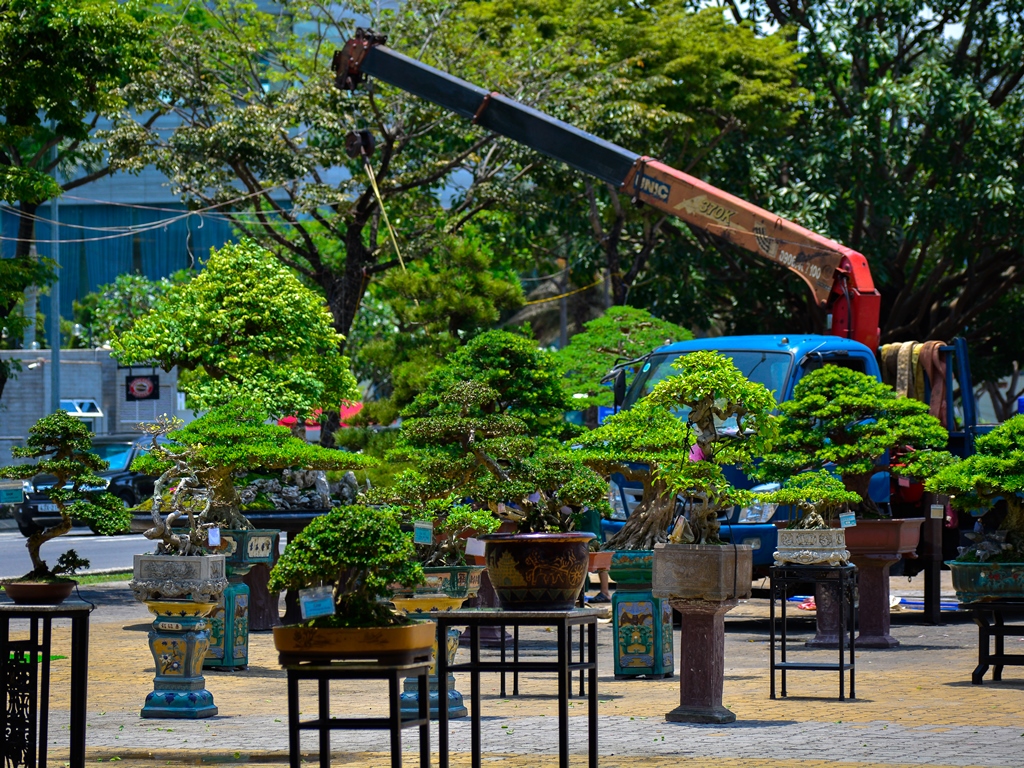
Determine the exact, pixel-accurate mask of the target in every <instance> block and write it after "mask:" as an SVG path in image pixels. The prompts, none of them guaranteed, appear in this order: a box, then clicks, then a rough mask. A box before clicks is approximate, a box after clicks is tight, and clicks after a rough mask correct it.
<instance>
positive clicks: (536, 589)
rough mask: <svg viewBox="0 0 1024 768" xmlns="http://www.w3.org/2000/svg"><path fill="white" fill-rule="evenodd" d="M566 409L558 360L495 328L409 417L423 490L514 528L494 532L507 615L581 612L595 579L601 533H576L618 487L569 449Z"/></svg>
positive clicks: (494, 560) (491, 560) (495, 568)
mask: <svg viewBox="0 0 1024 768" xmlns="http://www.w3.org/2000/svg"><path fill="white" fill-rule="evenodd" d="M567 407H568V401H567V398H566V397H565V393H564V392H563V391H562V389H561V386H560V383H559V380H558V374H557V371H556V369H555V366H554V362H553V361H552V360H551V358H550V355H548V354H547V353H544V352H542V351H540V350H538V349H537V348H536V345H535V344H534V343H533V342H531V341H530V340H528V339H525V338H523V337H521V336H516V335H514V334H511V333H508V332H505V331H489V332H487V333H484V334H482V335H480V336H478V337H477V338H476V339H474V340H472V341H471V342H470V343H469V344H467V345H466V346H465V347H462V348H460V349H459V350H457V351H456V352H455V353H453V354H452V355H451V356H450V357H449V358H448V361H447V363H446V364H445V365H444V366H442V367H440V368H438V369H436V370H435V371H434V372H433V373H432V374H431V376H430V378H429V380H428V383H427V387H426V390H425V391H424V392H423V393H422V394H421V395H419V396H418V397H417V398H416V399H415V400H414V401H413V403H412V404H411V405H410V406H409V407H408V408H407V409H406V410H405V411H404V416H405V420H404V422H403V424H402V441H403V445H402V446H401V447H400V448H399V449H397V451H396V453H395V455H396V456H401V457H403V458H406V459H409V460H412V461H414V462H415V463H416V465H417V467H418V471H419V475H420V478H421V482H420V483H419V484H418V485H417V490H416V491H415V494H416V495H417V496H419V497H423V496H428V497H443V496H447V495H449V494H452V493H455V494H457V495H458V496H459V497H460V498H466V499H470V500H471V501H472V503H473V504H474V505H476V506H478V507H481V508H486V509H489V510H490V511H491V512H492V513H493V514H494V515H495V516H497V517H498V518H499V519H500V520H502V521H505V522H506V523H510V524H512V525H514V526H515V530H516V533H514V534H512V533H507V534H503V533H493V534H488V535H486V536H484V537H483V540H484V541H485V545H486V557H487V572H488V575H489V577H490V581H491V584H492V585H493V587H494V588H495V591H496V592H497V594H498V599H499V602H500V603H501V604H502V605H503V606H505V607H508V608H512V607H515V608H518V609H520V610H533V609H538V608H549V609H556V606H557V607H561V608H564V607H569V606H572V605H573V604H574V603H575V601H576V599H577V597H578V595H579V592H580V590H581V589H582V586H583V582H584V580H585V579H586V571H587V562H588V558H587V551H588V542H589V541H590V540H592V539H593V538H594V534H593V533H582V532H578V531H577V530H575V529H576V528H577V525H578V523H579V520H580V518H581V515H582V513H583V510H584V509H585V508H592V509H598V510H603V509H605V508H606V506H607V501H606V499H605V494H606V493H607V486H606V485H605V484H604V483H603V482H602V480H601V478H600V476H599V475H597V474H596V473H595V472H593V471H592V470H590V469H588V468H587V467H585V466H584V465H583V464H582V462H581V461H580V460H579V458H578V457H577V456H575V455H574V454H575V452H574V451H572V450H570V449H569V448H567V447H566V445H565V444H564V442H563V440H564V439H565V438H566V437H567V436H569V435H571V434H572V432H573V429H572V427H571V425H569V424H568V423H567V422H566V421H565V419H564V413H565V410H566V408H567ZM527 560H530V561H532V562H537V563H541V564H543V565H542V566H541V567H530V566H528V565H527ZM534 578H536V579H539V581H537V582H535V581H534Z"/></svg>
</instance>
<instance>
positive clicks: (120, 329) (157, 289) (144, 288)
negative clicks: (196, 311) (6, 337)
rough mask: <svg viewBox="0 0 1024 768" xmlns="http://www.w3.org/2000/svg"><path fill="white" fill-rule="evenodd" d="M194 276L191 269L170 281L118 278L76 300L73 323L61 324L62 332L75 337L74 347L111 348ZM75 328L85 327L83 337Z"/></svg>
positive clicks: (171, 277)
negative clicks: (112, 344)
mask: <svg viewBox="0 0 1024 768" xmlns="http://www.w3.org/2000/svg"><path fill="white" fill-rule="evenodd" d="M194 276H195V273H194V272H193V271H192V270H188V269H182V270H178V271H177V272H175V273H174V274H173V275H171V276H170V277H169V278H167V277H162V278H160V279H159V280H150V279H149V278H148V277H143V276H142V275H131V274H123V275H118V276H117V277H115V278H114V282H113V283H108V284H107V285H101V286H100V287H99V288H97V289H96V290H95V291H92V292H91V293H89V294H86V295H85V296H84V297H83V298H82V300H81V301H78V299H75V301H74V302H73V305H72V306H73V309H74V318H73V321H71V320H68V321H61V332H62V334H63V335H65V336H68V337H70V338H71V343H72V346H79V347H85V346H93V347H103V346H105V345H109V344H110V342H111V340H112V339H114V338H115V337H117V336H120V335H121V334H123V333H126V332H127V331H128V330H129V329H130V328H131V327H132V325H133V324H134V323H135V321H136V320H138V319H139V318H140V317H142V316H143V315H145V314H147V313H148V312H149V311H150V310H152V309H154V308H156V306H157V302H159V301H160V299H162V298H163V297H164V296H165V295H166V294H167V292H168V291H169V290H170V289H171V288H172V287H173V286H175V285H180V284H182V283H185V282H187V281H188V280H191V279H192V278H193V277H194ZM74 325H78V326H81V329H82V332H81V334H79V335H76V334H75V329H74ZM65 326H66V327H65Z"/></svg>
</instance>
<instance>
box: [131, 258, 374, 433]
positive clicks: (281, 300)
mask: <svg viewBox="0 0 1024 768" xmlns="http://www.w3.org/2000/svg"><path fill="white" fill-rule="evenodd" d="M111 347H112V349H113V351H114V356H115V357H116V358H117V359H118V361H120V362H122V363H125V364H128V365H132V364H155V365H159V366H160V367H161V368H163V369H164V370H165V371H169V370H170V369H171V368H173V367H174V366H177V367H178V370H179V371H184V372H186V373H187V374H188V375H183V376H182V377H181V379H179V386H180V387H181V390H182V391H183V392H184V393H185V395H186V397H188V398H189V402H190V403H191V406H190V407H192V408H197V409H206V408H211V407H215V406H218V405H223V404H225V403H228V402H230V401H231V400H234V399H235V398H237V397H239V396H246V397H248V398H249V399H251V400H253V401H254V402H255V403H256V405H257V406H259V407H261V408H263V409H264V410H266V411H267V412H268V413H269V414H270V415H273V416H278V417H280V416H290V415H297V416H298V417H299V418H306V417H308V416H310V415H312V414H313V412H314V411H316V410H318V409H322V410H324V411H327V410H333V411H334V412H335V413H337V411H338V408H339V406H340V405H341V401H342V400H355V399H358V397H359V393H358V390H357V389H356V383H355V380H354V378H353V377H352V374H351V372H350V371H349V362H348V358H346V357H345V356H344V355H342V354H341V353H340V352H339V351H338V347H339V339H338V335H337V333H335V331H334V325H333V322H332V318H331V316H330V313H329V312H328V311H327V308H326V307H325V306H324V304H323V299H321V298H320V296H318V295H317V294H316V293H315V292H314V291H312V290H311V289H309V288H307V287H306V286H304V285H303V284H302V283H300V282H299V280H298V278H296V277H295V275H294V274H292V272H291V271H290V270H288V269H287V268H286V267H284V266H283V265H282V264H280V263H279V262H278V261H277V260H276V259H275V258H274V257H273V256H272V255H271V254H270V253H268V252H267V251H265V250H263V249H262V248H260V247H259V246H258V245H256V244H255V243H253V242H252V241H249V240H243V241H242V242H241V243H239V244H236V245H235V244H229V245H225V246H224V247H223V248H221V249H220V250H219V251H214V252H213V253H211V255H210V259H209V261H207V262H206V265H205V267H204V269H203V270H202V272H200V273H199V275H197V276H196V277H195V278H194V279H193V280H191V281H189V282H187V283H183V284H181V285H176V286H172V287H171V288H170V289H169V290H168V292H167V293H166V295H165V296H164V298H163V299H162V300H161V301H160V302H159V303H158V304H157V306H156V307H155V308H154V309H152V310H150V311H149V312H148V313H147V314H146V315H144V316H142V317H140V318H138V319H137V320H136V321H135V322H134V324H133V325H132V326H131V328H130V329H129V330H128V331H127V332H126V333H124V334H122V335H121V336H119V337H116V338H114V339H113V340H112V342H111Z"/></svg>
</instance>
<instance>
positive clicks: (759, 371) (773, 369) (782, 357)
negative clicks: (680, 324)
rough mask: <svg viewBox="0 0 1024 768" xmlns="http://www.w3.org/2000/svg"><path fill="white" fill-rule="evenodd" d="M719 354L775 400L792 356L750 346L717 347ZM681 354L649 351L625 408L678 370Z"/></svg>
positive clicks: (783, 382)
mask: <svg viewBox="0 0 1024 768" xmlns="http://www.w3.org/2000/svg"><path fill="white" fill-rule="evenodd" d="M719 352H721V354H723V355H725V356H726V357H728V358H729V359H730V360H732V362H733V365H735V366H736V367H737V368H739V369H740V372H741V373H742V374H743V375H744V376H746V377H747V378H748V379H750V380H751V381H756V382H759V383H761V384H764V385H765V387H767V388H768V391H769V392H771V393H772V395H773V396H774V397H775V399H776V400H778V399H779V397H781V396H782V395H783V391H782V390H783V388H784V387H785V384H786V381H787V379H788V377H789V369H790V366H792V364H793V357H792V355H789V354H787V353H785V352H756V351H751V350H739V351H733V350H727V349H723V350H719ZM678 357H681V355H680V354H678V353H671V352H668V353H665V354H661V355H652V356H651V359H650V360H648V361H647V362H646V363H644V367H643V368H641V369H640V373H638V374H637V377H636V379H635V380H634V381H633V386H631V387H630V388H629V391H628V392H627V393H626V400H625V402H624V403H623V407H624V408H629V407H631V406H632V405H633V404H634V403H636V401H637V400H639V399H640V398H641V397H644V396H645V395H649V394H650V393H651V390H652V389H654V386H655V385H656V384H657V383H658V382H659V381H661V380H662V379H666V378H668V377H669V376H672V375H674V374H676V373H678V371H677V370H676V369H675V368H673V367H672V361H673V360H675V359H676V358H678Z"/></svg>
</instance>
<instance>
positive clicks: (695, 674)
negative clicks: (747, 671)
mask: <svg viewBox="0 0 1024 768" xmlns="http://www.w3.org/2000/svg"><path fill="white" fill-rule="evenodd" d="M737 602H738V601H737V600H735V599H731V600H722V601H710V600H680V599H671V600H669V603H670V604H671V605H672V607H673V608H675V609H676V610H677V611H679V613H680V614H682V635H681V642H680V644H679V706H678V707H676V708H675V709H673V710H672V711H671V712H668V713H667V714H666V715H665V719H666V720H668V721H669V722H672V723H732V722H735V720H736V715H735V714H733V713H732V712H731V711H729V710H728V709H726V708H725V707H723V706H722V688H723V683H724V679H725V614H727V613H728V612H729V611H731V610H732V609H733V608H735V607H736V604H737Z"/></svg>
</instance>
